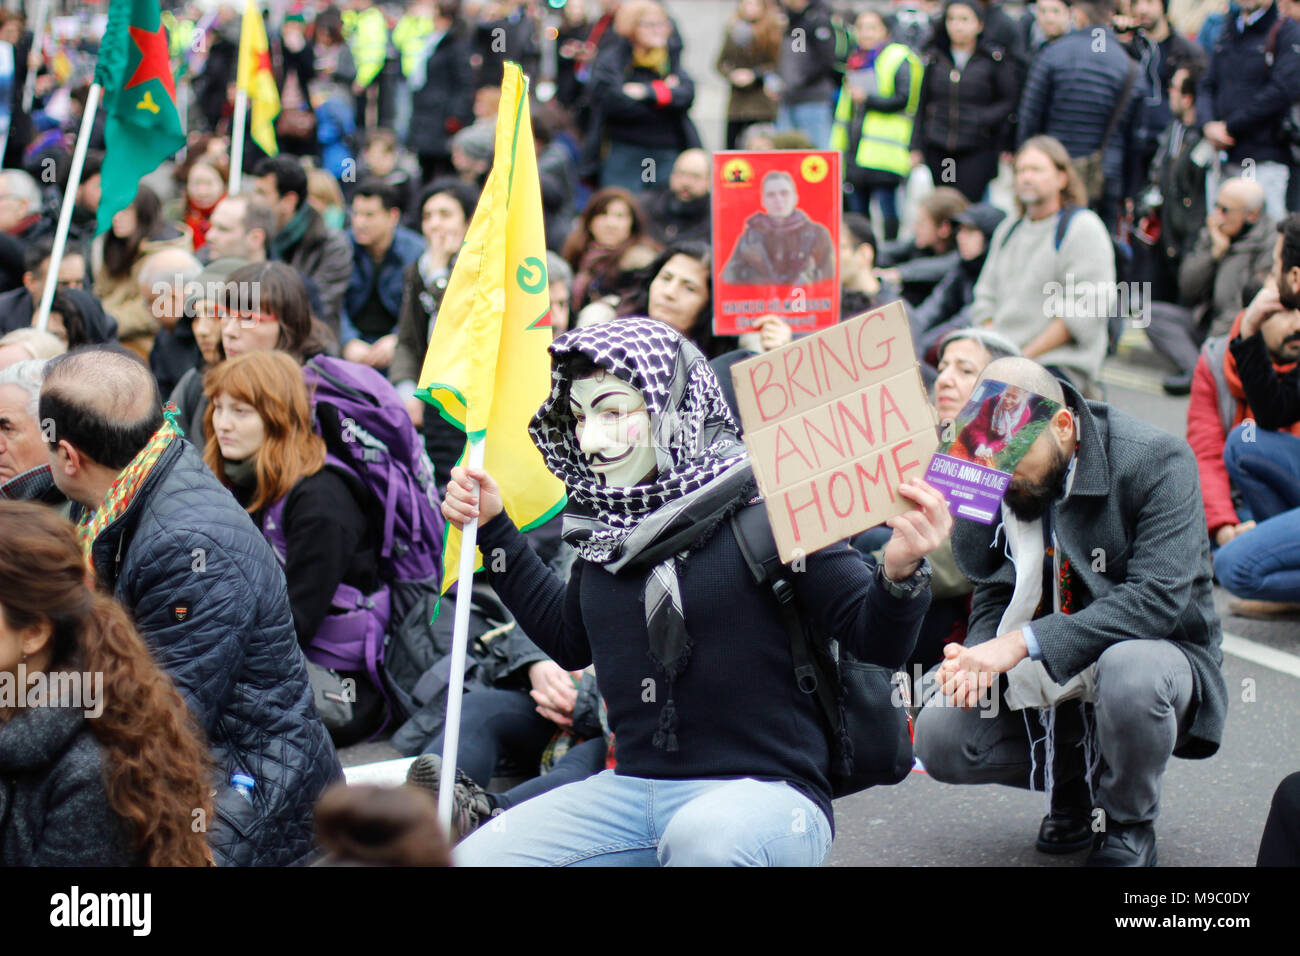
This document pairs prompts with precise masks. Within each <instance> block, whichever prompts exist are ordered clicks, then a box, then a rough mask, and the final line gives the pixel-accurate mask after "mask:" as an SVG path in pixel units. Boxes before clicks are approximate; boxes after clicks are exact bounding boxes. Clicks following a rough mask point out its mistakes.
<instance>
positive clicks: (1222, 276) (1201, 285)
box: [1147, 179, 1277, 395]
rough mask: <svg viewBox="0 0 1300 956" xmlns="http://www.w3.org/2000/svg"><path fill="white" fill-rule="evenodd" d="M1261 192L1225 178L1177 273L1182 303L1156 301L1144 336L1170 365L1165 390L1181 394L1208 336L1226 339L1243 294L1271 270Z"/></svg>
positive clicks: (1273, 232)
mask: <svg viewBox="0 0 1300 956" xmlns="http://www.w3.org/2000/svg"><path fill="white" fill-rule="evenodd" d="M1264 206H1265V197H1264V189H1263V187H1261V186H1260V184H1259V183H1257V182H1255V181H1254V180H1251V179H1226V180H1224V181H1223V184H1222V185H1220V186H1219V192H1218V195H1217V197H1216V198H1215V201H1214V206H1213V208H1211V209H1210V213H1209V215H1208V216H1207V217H1206V219H1205V228H1204V229H1202V230H1201V234H1200V236H1198V237H1197V240H1196V245H1195V246H1194V247H1193V249H1192V251H1191V252H1190V253H1188V254H1187V255H1186V256H1185V257H1184V258H1183V262H1182V265H1181V266H1179V269H1178V291H1179V298H1180V300H1181V303H1182V304H1181V305H1172V304H1170V303H1165V302H1157V303H1155V304H1154V305H1153V306H1152V308H1151V325H1150V326H1149V327H1148V328H1147V338H1149V339H1150V340H1151V344H1152V345H1153V346H1155V348H1156V350H1157V351H1158V352H1160V353H1161V354H1163V355H1164V356H1165V357H1166V358H1168V359H1169V360H1170V361H1171V362H1173V363H1174V366H1175V367H1176V368H1177V371H1176V372H1175V373H1174V374H1173V375H1171V376H1170V377H1169V378H1167V379H1166V380H1165V383H1164V387H1165V391H1167V392H1169V393H1170V394H1171V395H1186V394H1187V393H1188V392H1190V391H1191V390H1192V373H1193V372H1194V371H1195V369H1196V359H1197V358H1198V357H1199V356H1200V354H1201V343H1202V342H1204V341H1205V339H1206V338H1207V337H1210V336H1216V335H1227V334H1228V331H1229V330H1230V329H1231V328H1232V321H1233V319H1235V318H1236V317H1237V316H1238V314H1240V312H1241V310H1242V309H1243V308H1245V305H1246V303H1245V302H1243V301H1242V295H1243V293H1244V292H1245V291H1246V289H1247V288H1248V287H1249V286H1251V284H1252V282H1254V281H1255V280H1257V279H1258V278H1259V277H1260V276H1261V275H1264V274H1267V273H1268V272H1269V270H1271V269H1272V267H1273V246H1274V244H1275V241H1276V239H1277V226H1276V224H1275V223H1274V221H1273V220H1272V219H1270V218H1269V217H1268V213H1267V212H1265V210H1264Z"/></svg>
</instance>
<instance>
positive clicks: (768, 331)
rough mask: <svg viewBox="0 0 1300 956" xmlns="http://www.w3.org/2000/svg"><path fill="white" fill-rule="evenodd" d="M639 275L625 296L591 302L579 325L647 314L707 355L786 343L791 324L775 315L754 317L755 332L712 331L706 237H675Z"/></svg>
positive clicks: (709, 257) (760, 349)
mask: <svg viewBox="0 0 1300 956" xmlns="http://www.w3.org/2000/svg"><path fill="white" fill-rule="evenodd" d="M640 275H641V276H642V277H643V278H644V281H642V282H639V283H637V284H636V285H635V286H634V288H633V291H632V292H631V293H629V294H628V295H627V296H625V297H624V298H623V299H622V300H620V301H617V302H616V303H610V302H607V301H600V302H593V303H592V304H591V305H589V306H587V308H586V309H584V310H583V313H582V315H580V316H579V317H578V321H577V325H579V326H584V325H592V324H594V323H596V322H602V321H608V320H609V319H612V318H614V316H615V315H619V316H634V315H644V316H647V317H648V318H651V319H654V320H656V321H658V322H663V323H664V324H666V325H670V326H672V327H673V328H674V329H676V330H677V331H678V332H680V333H681V334H682V335H684V336H685V337H686V338H688V339H690V341H691V342H692V343H694V344H695V347H696V348H698V349H699V350H700V351H701V352H703V353H704V355H705V357H706V358H709V359H715V358H718V357H719V356H722V355H728V354H731V353H736V357H739V355H740V352H743V353H744V355H751V354H757V353H759V352H766V351H769V350H771V349H775V348H779V347H780V346H782V345H785V344H786V343H787V342H789V341H790V339H791V337H792V336H791V332H790V326H789V325H787V324H786V323H785V321H783V320H782V319H781V318H780V317H779V316H775V315H765V316H761V317H759V318H758V319H757V320H755V322H756V325H757V331H755V332H746V333H745V334H744V335H740V336H732V335H714V334H713V252H712V250H711V249H710V248H709V245H708V243H704V242H677V243H674V244H672V245H670V246H669V247H668V248H667V249H665V250H664V251H663V252H661V253H659V255H658V256H656V257H655V259H654V261H653V262H651V263H650V265H649V266H647V267H646V268H645V269H644V270H643V271H642V272H641V273H640ZM737 350H740V351H737ZM734 360H736V359H735V358H733V361H734Z"/></svg>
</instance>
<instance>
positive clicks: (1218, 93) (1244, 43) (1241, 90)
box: [1196, 3, 1300, 164]
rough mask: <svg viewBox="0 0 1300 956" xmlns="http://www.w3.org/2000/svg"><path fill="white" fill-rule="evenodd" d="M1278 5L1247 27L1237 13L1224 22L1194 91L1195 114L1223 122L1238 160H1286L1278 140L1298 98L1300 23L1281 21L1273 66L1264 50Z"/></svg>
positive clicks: (1230, 155)
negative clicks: (1240, 23)
mask: <svg viewBox="0 0 1300 956" xmlns="http://www.w3.org/2000/svg"><path fill="white" fill-rule="evenodd" d="M1277 18H1278V11H1277V4H1276V3H1275V4H1273V5H1272V6H1270V7H1269V8H1268V10H1267V11H1265V13H1264V15H1263V16H1262V17H1260V18H1259V19H1258V20H1256V21H1255V22H1254V23H1252V24H1251V25H1250V26H1248V27H1246V29H1245V32H1241V31H1239V30H1238V29H1237V20H1236V18H1235V17H1233V18H1231V19H1228V20H1226V21H1225V22H1224V24H1223V27H1222V28H1221V29H1220V30H1219V36H1218V39H1217V40H1215V42H1214V52H1213V53H1212V54H1211V55H1210V68H1209V69H1208V70H1206V71H1205V75H1204V76H1203V77H1201V84H1200V86H1199V87H1198V88H1197V91H1196V118H1197V120H1199V121H1200V123H1201V125H1202V126H1204V125H1205V124H1206V123H1209V122H1212V121H1214V120H1222V121H1223V122H1224V123H1226V124H1227V126H1228V135H1229V136H1231V137H1232V138H1233V139H1235V140H1236V141H1237V142H1236V145H1234V146H1233V147H1232V148H1231V149H1229V150H1228V159H1229V161H1231V162H1234V163H1240V162H1241V161H1242V160H1244V159H1247V158H1250V159H1254V160H1255V162H1257V163H1262V162H1276V163H1288V164H1289V162H1290V160H1289V159H1288V157H1287V151H1286V148H1285V147H1284V146H1283V145H1282V144H1281V143H1280V142H1279V141H1278V125H1279V124H1280V123H1281V121H1282V117H1283V116H1284V115H1285V114H1286V111H1287V109H1288V108H1289V107H1290V106H1291V104H1292V103H1294V102H1295V101H1296V100H1300V23H1295V22H1294V21H1291V20H1286V21H1284V22H1283V24H1282V26H1281V27H1280V28H1279V30H1278V34H1277V50H1276V58H1275V59H1274V61H1273V66H1272V68H1271V69H1270V68H1269V66H1268V63H1267V62H1266V61H1265V52H1264V48H1265V46H1266V45H1267V43H1268V35H1269V32H1270V31H1271V30H1272V29H1273V24H1274V23H1276V22H1277Z"/></svg>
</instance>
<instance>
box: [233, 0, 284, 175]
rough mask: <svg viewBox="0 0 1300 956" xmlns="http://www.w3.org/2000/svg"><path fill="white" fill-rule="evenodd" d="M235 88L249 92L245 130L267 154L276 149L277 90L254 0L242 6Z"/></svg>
mask: <svg viewBox="0 0 1300 956" xmlns="http://www.w3.org/2000/svg"><path fill="white" fill-rule="evenodd" d="M235 85H236V88H237V89H240V90H242V91H243V92H245V93H247V94H248V131H249V135H250V136H252V137H253V142H254V143H256V144H257V145H258V146H260V147H261V148H262V152H264V153H266V155H268V156H274V155H275V154H276V153H277V152H279V148H278V147H277V146H276V145H275V118H276V117H277V116H279V115H280V92H279V90H277V89H276V87H275V74H274V73H272V72H271V51H270V47H269V46H268V45H267V42H266V24H265V23H263V22H262V15H261V14H260V13H259V12H258V11H257V2H256V0H248V2H247V4H246V5H245V7H244V22H243V25H242V26H241V27H240V30H239V73H238V74H237V76H236V79H235Z"/></svg>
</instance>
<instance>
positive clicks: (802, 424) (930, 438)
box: [731, 302, 939, 562]
mask: <svg viewBox="0 0 1300 956" xmlns="http://www.w3.org/2000/svg"><path fill="white" fill-rule="evenodd" d="M731 375H732V380H733V382H734V383H735V387H736V402H737V405H738V406H739V408H740V418H741V422H742V423H743V425H744V429H745V435H744V437H745V445H746V447H747V448H748V449H749V456H750V459H751V461H752V462H753V465H754V475H755V477H756V478H757V479H758V488H759V491H761V492H762V493H763V496H764V497H765V498H766V503H767V513H768V517H769V519H770V520H771V523H772V532H773V535H774V536H775V538H776V545H777V550H778V552H779V553H780V555H781V560H782V561H785V562H790V561H793V560H794V559H795V558H797V557H799V556H800V555H805V554H808V553H810V552H812V551H816V550H817V549H818V548H822V547H825V546H826V545H828V544H831V543H833V542H835V541H839V540H841V539H843V538H847V537H849V536H850V535H854V534H857V533H858V532H859V531H865V530H866V529H867V528H871V527H874V526H876V525H878V524H880V523H881V522H882V521H884V520H886V519H887V518H891V517H893V516H894V515H896V514H901V513H902V512H904V511H908V510H910V509H911V508H913V507H914V505H913V504H912V503H911V502H910V501H908V500H907V499H906V498H904V497H903V496H902V495H900V494H899V493H898V486H899V485H900V484H902V483H903V482H904V481H908V480H912V479H916V478H920V477H921V476H922V475H923V474H925V470H926V466H927V465H928V464H929V462H930V456H931V454H932V453H933V452H934V449H935V446H936V445H938V442H939V436H938V434H937V433H936V431H935V420H934V412H933V411H932V410H931V409H930V403H929V400H928V398H927V396H926V393H925V385H924V384H923V383H922V381H921V373H920V370H919V368H918V367H917V364H916V358H915V355H914V353H913V351H912V338H911V334H910V331H909V328H908V324H907V313H906V312H905V311H904V309H903V305H902V303H900V302H891V303H889V304H888V305H886V306H884V307H883V308H880V309H877V310H876V311H874V312H868V313H866V314H864V315H860V316H857V317H856V318H853V319H850V320H848V321H847V322H842V323H840V324H839V325H836V326H833V327H832V328H830V329H827V330H826V331H824V332H819V333H817V334H816V335H810V336H808V337H806V338H803V339H799V340H797V341H795V342H792V343H790V344H789V345H787V346H785V347H783V348H780V349H777V350H776V351H774V352H766V353H764V354H762V355H759V356H756V357H754V358H752V359H746V360H745V361H744V362H738V363H737V364H735V365H733V366H732V368H731Z"/></svg>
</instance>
